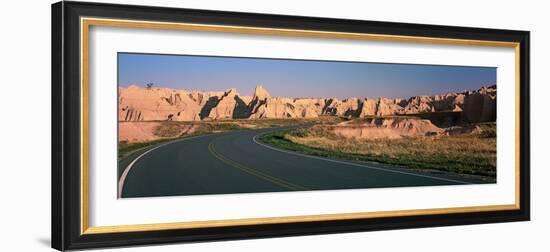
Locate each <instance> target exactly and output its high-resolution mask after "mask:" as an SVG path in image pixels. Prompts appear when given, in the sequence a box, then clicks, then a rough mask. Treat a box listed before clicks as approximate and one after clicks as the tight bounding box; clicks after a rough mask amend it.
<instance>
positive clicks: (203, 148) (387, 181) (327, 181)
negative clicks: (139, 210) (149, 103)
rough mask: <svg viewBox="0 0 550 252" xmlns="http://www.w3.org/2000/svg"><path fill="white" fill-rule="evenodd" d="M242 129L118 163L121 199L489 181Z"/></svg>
mask: <svg viewBox="0 0 550 252" xmlns="http://www.w3.org/2000/svg"><path fill="white" fill-rule="evenodd" d="M280 129H281V128H279V129H277V128H271V129H259V130H243V131H233V132H226V133H220V134H212V135H204V136H198V137H192V138H187V139H182V140H178V141H173V142H169V143H166V144H163V145H158V146H155V147H151V148H149V149H145V150H142V151H139V152H136V153H134V154H132V155H130V156H129V157H128V158H126V159H125V160H122V161H120V162H119V197H123V198H125V197H152V196H174V195H198V194H227V193H251V192H279V191H301V190H330V189H350V188H377V187H401V186H434V185H456V184H469V183H484V182H483V181H477V180H473V179H465V178H462V177H459V176H456V175H449V174H437V175H434V174H430V173H423V172H414V171H410V170H407V169H404V168H393V167H388V166H386V165H381V164H372V163H364V162H353V161H343V160H332V159H326V158H321V157H313V156H306V155H302V154H299V153H295V152H289V151H284V150H280V149H276V148H273V147H270V146H267V145H265V144H263V143H261V142H259V141H258V140H257V138H258V136H259V135H261V134H264V133H267V132H271V131H275V130H280Z"/></svg>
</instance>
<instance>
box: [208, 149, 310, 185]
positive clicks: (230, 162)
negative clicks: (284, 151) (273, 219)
mask: <svg viewBox="0 0 550 252" xmlns="http://www.w3.org/2000/svg"><path fill="white" fill-rule="evenodd" d="M208 151H209V152H210V153H211V154H212V155H213V156H214V157H216V158H217V159H219V160H220V161H222V162H224V163H225V164H227V165H229V166H231V167H234V168H237V169H239V170H241V171H244V172H246V173H248V174H250V175H252V176H255V177H257V178H260V179H263V180H266V181H268V182H271V183H273V184H276V185H278V186H281V187H283V188H286V189H290V190H293V191H304V190H309V189H308V188H306V187H303V186H300V185H296V184H293V183H290V182H287V181H284V180H282V179H280V178H276V177H273V176H270V175H267V174H265V173H263V172H260V171H258V170H255V169H252V168H250V167H247V166H245V165H243V164H240V163H237V162H235V161H233V160H231V159H228V158H226V157H224V156H223V155H221V154H220V153H219V152H218V151H216V149H215V148H214V144H213V143H210V144H208Z"/></svg>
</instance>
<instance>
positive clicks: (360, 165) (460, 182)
mask: <svg viewBox="0 0 550 252" xmlns="http://www.w3.org/2000/svg"><path fill="white" fill-rule="evenodd" d="M263 134H267V133H261V134H258V135H255V136H254V137H252V141H254V143H256V144H258V145H260V146H263V147H265V148H269V149H271V150H274V151H279V152H283V153H287V154H292V155H296V156H302V157H307V158H313V159H320V160H324V161H329V162H334V163H339V164H346V165H351V166H358V167H365V168H370V169H374V170H380V171H386V172H393V173H400V174H406V175H411V176H417V177H424V178H431V179H435V180H441V181H447V182H454V183H459V184H471V183H469V182H465V181H459V180H453V179H446V178H439V177H433V176H428V175H421V174H415V173H409V172H404V171H395V170H390V169H384V168H380V167H374V166H369V165H362V164H357V163H352V162H346V161H340V160H334V159H329V158H323V157H317V156H311V155H306V154H302V153H298V152H293V151H287V150H282V149H278V148H275V147H272V146H269V145H267V144H264V143H261V142H259V141H258V140H257V137H258V136H260V135H263Z"/></svg>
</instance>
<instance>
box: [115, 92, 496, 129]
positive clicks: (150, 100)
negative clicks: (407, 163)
mask: <svg viewBox="0 0 550 252" xmlns="http://www.w3.org/2000/svg"><path fill="white" fill-rule="evenodd" d="M118 105H119V111H118V118H119V121H122V122H134V121H204V120H229V119H260V118H316V117H319V116H324V115H325V116H330V115H333V116H343V117H349V118H365V117H380V116H391V115H411V114H425V113H431V112H457V113H455V114H458V113H459V114H460V117H461V119H460V120H461V121H463V122H468V123H477V122H494V121H495V120H496V86H489V87H481V88H480V89H478V90H474V91H464V92H460V93H447V94H442V95H433V96H414V97H410V98H408V99H401V98H385V97H379V98H357V97H352V98H347V99H344V100H340V99H337V98H284V97H272V96H271V95H270V94H269V92H268V91H267V90H265V89H264V88H263V87H262V86H257V87H256V89H255V91H254V95H253V96H243V95H240V94H239V93H238V92H237V90H236V89H233V88H232V89H229V90H227V91H221V92H200V91H186V90H175V89H169V88H156V87H153V88H145V87H140V86H137V85H131V86H129V87H127V88H119V89H118Z"/></svg>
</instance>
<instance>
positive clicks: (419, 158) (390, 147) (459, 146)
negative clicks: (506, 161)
mask: <svg viewBox="0 0 550 252" xmlns="http://www.w3.org/2000/svg"><path fill="white" fill-rule="evenodd" d="M484 128H485V129H484V132H485V134H475V135H472V134H464V135H459V136H422V137H407V138H401V139H371V140H365V139H353V138H345V137H342V136H338V135H335V134H333V133H332V130H331V128H330V126H319V125H315V126H312V127H310V128H302V129H297V130H294V131H289V132H286V133H280V134H279V135H277V134H271V135H268V136H266V137H265V138H264V141H266V142H268V143H270V144H273V145H277V146H278V147H282V148H286V149H293V150H295V151H301V152H305V153H308V154H313V155H321V156H332V157H338V158H346V159H357V160H368V161H377V162H381V163H387V164H394V165H402V166H407V167H409V168H417V169H434V170H442V171H450V172H456V173H461V174H476V175H483V176H490V177H495V175H496V137H495V136H494V135H493V134H491V133H489V134H487V133H486V132H491V129H492V130H493V131H494V127H493V126H487V125H485V126H484Z"/></svg>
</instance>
